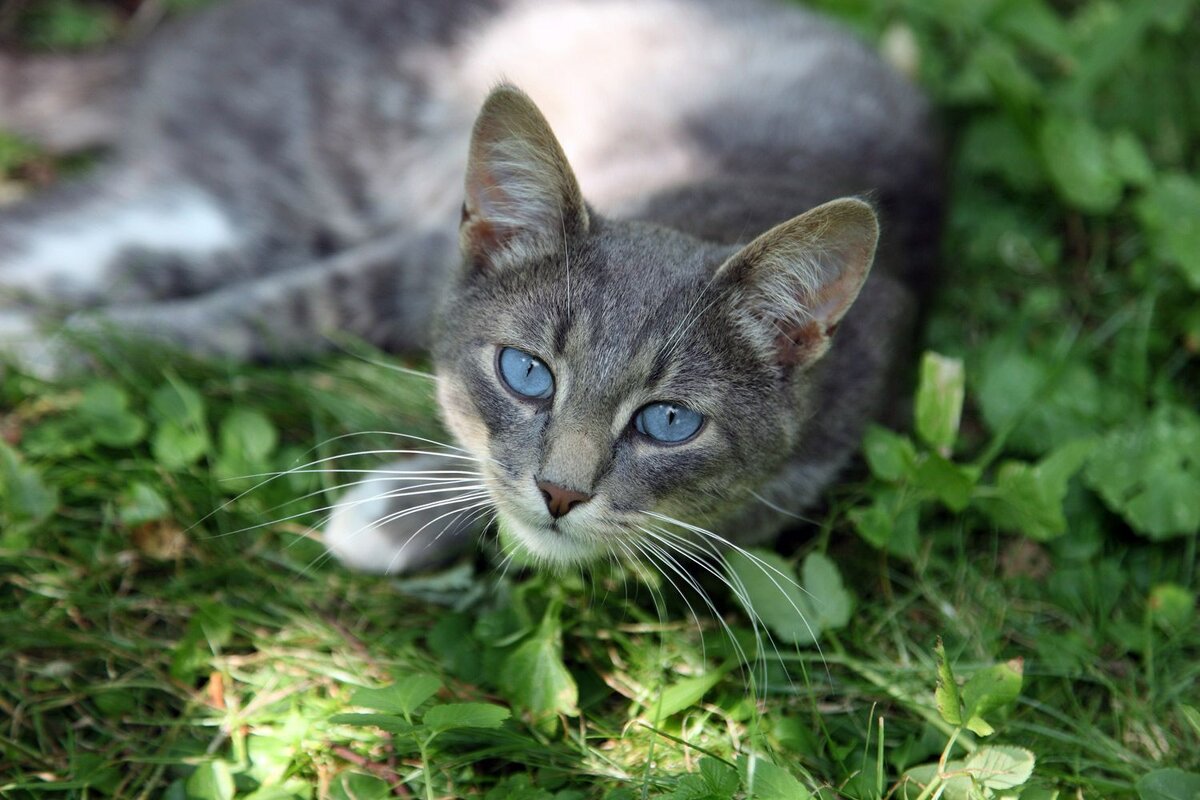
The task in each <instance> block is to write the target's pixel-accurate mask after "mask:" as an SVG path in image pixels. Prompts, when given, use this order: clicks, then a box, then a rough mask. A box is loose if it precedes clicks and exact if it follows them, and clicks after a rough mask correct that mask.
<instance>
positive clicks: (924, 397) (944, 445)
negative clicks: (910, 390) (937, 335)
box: [916, 353, 964, 456]
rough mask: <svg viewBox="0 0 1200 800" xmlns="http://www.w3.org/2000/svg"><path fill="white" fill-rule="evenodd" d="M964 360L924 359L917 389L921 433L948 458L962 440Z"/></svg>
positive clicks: (934, 355) (930, 355)
mask: <svg viewBox="0 0 1200 800" xmlns="http://www.w3.org/2000/svg"><path fill="white" fill-rule="evenodd" d="M963 375H964V373H963V365H962V361H961V360H959V359H957V358H947V357H945V356H942V355H938V354H937V353H926V354H925V355H924V356H923V357H922V358H921V380H920V384H919V385H918V386H917V408H916V423H917V433H918V434H919V435H920V437H921V439H922V440H924V442H925V443H926V444H928V445H929V446H930V447H932V448H933V449H935V450H937V451H938V452H940V453H941V454H942V455H945V456H948V455H949V454H950V450H951V448H953V447H954V440H955V439H956V438H957V437H958V425H959V421H960V419H961V418H962V405H963V392H964V377H963Z"/></svg>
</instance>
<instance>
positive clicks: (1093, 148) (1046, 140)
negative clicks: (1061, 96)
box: [1038, 113, 1122, 214]
mask: <svg viewBox="0 0 1200 800" xmlns="http://www.w3.org/2000/svg"><path fill="white" fill-rule="evenodd" d="M1038 143H1039V144H1040V146H1041V151H1042V160H1043V163H1044V164H1045V165H1046V171H1047V172H1048V173H1049V174H1050V178H1051V180H1052V181H1053V182H1054V185H1055V186H1056V187H1057V188H1058V191H1059V193H1060V194H1062V196H1063V199H1065V200H1066V201H1067V202H1068V203H1070V204H1071V205H1072V206H1074V207H1076V208H1078V209H1080V210H1082V211H1086V212H1089V213H1093V214H1104V213H1107V212H1109V211H1112V210H1113V209H1114V208H1115V207H1116V205H1117V202H1118V201H1120V199H1121V191H1122V185H1121V179H1120V178H1119V177H1118V176H1117V173H1116V171H1115V170H1114V168H1113V166H1112V164H1111V163H1110V146H1109V143H1108V140H1107V139H1106V138H1105V136H1104V134H1103V133H1101V132H1100V130H1098V129H1097V128H1096V127H1095V126H1094V125H1092V123H1091V122H1090V121H1089V120H1087V119H1085V118H1083V117H1073V116H1065V115H1062V114H1059V113H1051V114H1048V115H1047V116H1046V119H1045V120H1044V121H1043V123H1042V128H1041V131H1040V135H1039V137H1038Z"/></svg>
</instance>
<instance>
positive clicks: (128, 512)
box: [117, 481, 171, 526]
mask: <svg viewBox="0 0 1200 800" xmlns="http://www.w3.org/2000/svg"><path fill="white" fill-rule="evenodd" d="M170 515H171V506H170V504H169V503H167V501H166V499H165V498H164V497H163V496H162V495H161V494H159V493H158V490H157V489H155V488H154V487H153V486H151V485H150V484H148V483H144V482H142V481H134V482H133V483H131V484H130V485H129V488H128V489H126V490H125V491H123V492H121V496H120V498H119V499H118V500H117V516H118V517H119V518H120V520H121V522H123V523H125V524H126V525H129V526H134V525H142V524H144V523H147V522H155V521H156V520H160V519H165V518H167V517H169V516H170Z"/></svg>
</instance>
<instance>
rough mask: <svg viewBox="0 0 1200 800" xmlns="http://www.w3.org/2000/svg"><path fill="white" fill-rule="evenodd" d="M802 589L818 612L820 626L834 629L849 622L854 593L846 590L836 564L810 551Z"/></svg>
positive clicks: (805, 562) (806, 560)
mask: <svg viewBox="0 0 1200 800" xmlns="http://www.w3.org/2000/svg"><path fill="white" fill-rule="evenodd" d="M802 575H803V578H804V589H805V591H806V592H807V593H808V597H809V602H810V603H811V604H812V607H813V610H814V611H816V613H817V626H818V627H819V628H820V629H821V630H837V629H838V628H844V627H846V625H848V624H849V623H850V615H851V614H852V613H853V612H854V596H853V595H851V594H850V592H849V591H847V590H846V586H845V584H844V583H843V582H842V574H841V573H840V572H839V571H838V568H837V565H836V564H834V563H833V561H831V560H830V559H829V557H828V556H825V555H823V554H821V553H810V554H809V555H808V557H807V558H805V559H804V567H803V569H802Z"/></svg>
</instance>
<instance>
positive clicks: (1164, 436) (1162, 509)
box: [1084, 408, 1200, 539]
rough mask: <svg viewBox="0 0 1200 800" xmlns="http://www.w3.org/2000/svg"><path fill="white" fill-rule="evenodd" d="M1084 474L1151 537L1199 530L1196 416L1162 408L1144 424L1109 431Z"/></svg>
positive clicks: (1199, 419)
mask: <svg viewBox="0 0 1200 800" xmlns="http://www.w3.org/2000/svg"><path fill="white" fill-rule="evenodd" d="M1084 477H1085V479H1086V481H1087V483H1088V484H1089V485H1090V486H1091V487H1092V488H1094V489H1096V490H1097V491H1098V492H1099V493H1100V496H1101V497H1102V498H1104V502H1105V503H1107V504H1108V505H1109V507H1110V508H1112V509H1113V510H1114V511H1116V512H1117V513H1119V514H1121V515H1122V516H1124V517H1125V519H1126V520H1127V521H1128V522H1129V524H1130V525H1132V526H1133V528H1134V530H1137V531H1138V532H1140V533H1144V534H1146V535H1147V536H1148V537H1150V538H1151V539H1168V538H1171V537H1174V536H1187V535H1190V534H1194V533H1196V532H1197V531H1200V417H1198V416H1197V415H1196V414H1195V413H1193V412H1191V411H1186V410H1184V409H1171V408H1162V409H1159V410H1158V411H1157V412H1155V413H1154V414H1153V415H1152V416H1151V417H1150V419H1149V420H1147V421H1146V422H1143V423H1136V424H1134V425H1130V426H1127V427H1125V428H1120V429H1118V430H1116V431H1113V432H1112V433H1110V434H1109V435H1108V436H1106V437H1105V438H1104V439H1103V441H1102V442H1101V443H1100V445H1099V446H1098V447H1097V448H1096V451H1095V452H1094V453H1092V456H1091V459H1090V460H1089V461H1088V465H1087V469H1086V470H1085V471H1084Z"/></svg>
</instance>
